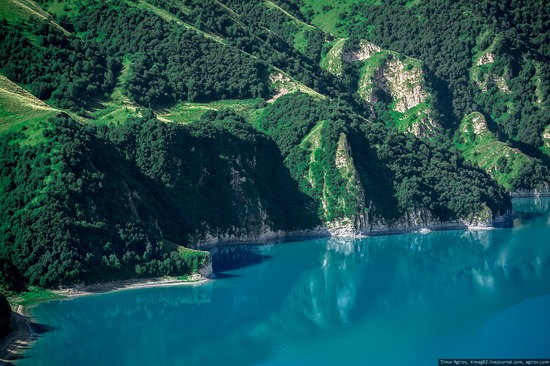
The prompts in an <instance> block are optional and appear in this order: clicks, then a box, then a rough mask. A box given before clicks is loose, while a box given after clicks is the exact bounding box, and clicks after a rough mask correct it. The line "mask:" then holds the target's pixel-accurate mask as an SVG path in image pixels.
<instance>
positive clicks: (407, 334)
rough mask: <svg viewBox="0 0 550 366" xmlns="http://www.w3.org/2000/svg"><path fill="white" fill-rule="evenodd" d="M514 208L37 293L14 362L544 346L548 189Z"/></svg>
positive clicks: (149, 361)
mask: <svg viewBox="0 0 550 366" xmlns="http://www.w3.org/2000/svg"><path fill="white" fill-rule="evenodd" d="M514 207H515V210H516V211H518V212H520V218H519V219H517V220H516V221H515V222H514V227H513V228H510V229H496V230H490V231H445V232H432V233H428V234H419V233H411V234H404V235H390V236H378V237H370V238H366V239H315V240H305V241H297V242H289V243H283V244H276V245H262V246H246V247H243V246H236V247H225V248H222V249H220V254H219V255H218V257H217V260H216V262H215V265H216V267H215V270H217V271H219V272H221V274H220V275H219V279H216V280H214V281H211V282H208V283H207V284H204V285H201V286H195V287H192V286H180V287H164V288H151V289H138V290H127V291H119V292H114V293H107V294H100V295H93V296H88V297H81V298H75V299H71V300H64V301H54V302H48V303H42V304H40V305H38V306H35V307H33V308H31V309H30V312H31V314H32V316H34V317H35V321H37V322H39V323H41V324H43V325H45V326H46V328H47V329H49V330H48V331H46V332H45V333H43V334H42V335H41V336H40V338H39V339H38V341H37V342H36V343H35V344H34V345H33V347H32V349H30V350H29V351H28V352H26V353H25V354H24V358H23V359H21V360H18V361H17V365H33V366H34V365H56V366H57V365H132V366H134V365H339V364H340V365H400V366H401V365H423V366H429V365H437V360H438V358H455V357H456V358H549V357H550V198H541V199H538V200H535V199H531V198H529V199H516V200H514ZM222 264H223V265H222Z"/></svg>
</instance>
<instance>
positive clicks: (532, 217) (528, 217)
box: [516, 211, 546, 220]
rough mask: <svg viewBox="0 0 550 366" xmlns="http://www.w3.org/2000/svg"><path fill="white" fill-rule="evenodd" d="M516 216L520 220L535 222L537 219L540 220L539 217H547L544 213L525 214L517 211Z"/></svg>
mask: <svg viewBox="0 0 550 366" xmlns="http://www.w3.org/2000/svg"><path fill="white" fill-rule="evenodd" d="M516 215H517V216H518V217H519V218H520V219H524V220H535V219H538V218H539V217H542V216H546V214H545V213H543V212H523V211H516Z"/></svg>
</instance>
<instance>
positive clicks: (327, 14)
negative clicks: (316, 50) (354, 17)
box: [303, 0, 380, 37]
mask: <svg viewBox="0 0 550 366" xmlns="http://www.w3.org/2000/svg"><path fill="white" fill-rule="evenodd" d="M362 2H365V1H361V0H339V1H333V0H305V1H304V3H305V5H304V7H303V12H304V13H306V14H307V13H308V12H313V17H312V20H311V22H312V23H313V24H314V25H316V26H317V27H319V28H321V29H322V30H324V31H325V32H328V33H332V34H334V35H336V36H338V37H347V36H348V34H347V32H346V30H345V29H343V27H342V25H344V24H346V23H347V20H346V19H340V18H339V16H340V14H341V13H344V12H346V11H349V9H350V7H351V5H352V4H358V3H362ZM366 2H367V3H369V4H372V5H380V1H379V0H367V1H366ZM323 8H325V9H330V10H328V11H327V10H323Z"/></svg>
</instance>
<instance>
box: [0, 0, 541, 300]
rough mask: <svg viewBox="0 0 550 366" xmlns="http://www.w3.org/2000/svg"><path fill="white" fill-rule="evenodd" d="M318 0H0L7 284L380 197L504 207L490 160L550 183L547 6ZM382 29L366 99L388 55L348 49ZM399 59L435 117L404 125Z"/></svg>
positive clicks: (129, 274) (442, 215)
mask: <svg viewBox="0 0 550 366" xmlns="http://www.w3.org/2000/svg"><path fill="white" fill-rule="evenodd" d="M308 4H309V3H307V4H306V2H304V1H301V0H277V1H260V0H255V1H248V0H247V1H245V0H222V1H214V0H208V1H198V0H184V1H175V0H148V1H131V0H113V1H106V2H104V1H95V0H90V1H73V0H71V1H64V0H40V1H36V2H29V5H30V6H31V8H32V9H34V10H33V11H29V10H28V9H31V8H24V7H19V6H18V5H16V4H14V5H13V7H11V8H10V7H7V8H6V6H4V5H2V6H3V8H0V15H2V19H0V65H1V68H0V74H1V76H0V78H1V79H0V120H1V123H0V290H3V291H8V292H11V291H22V290H24V289H25V288H26V287H27V286H28V285H39V286H43V287H56V286H60V285H73V284H80V283H94V282H99V281H108V280H112V279H115V278H116V279H119V278H136V277H147V276H163V275H186V274H189V273H192V272H197V271H198V270H199V269H200V268H201V267H202V266H203V265H204V264H205V263H207V262H208V260H209V258H208V253H206V252H203V251H200V250H197V249H199V247H200V243H202V242H208V241H215V240H221V241H223V240H239V239H243V238H246V239H251V238H257V237H262V235H264V236H265V235H268V234H274V233H277V232H290V231H300V230H307V229H314V228H317V227H319V226H323V225H328V224H329V223H335V222H336V223H338V222H345V221H346V220H348V221H354V220H356V219H357V217H360V216H364V215H368V217H370V219H374V218H380V219H383V220H385V222H387V223H389V224H391V223H392V222H396V221H397V220H399V219H400V218H402V217H404V215H407V213H409V212H411V210H416V209H425V210H428V211H429V212H430V213H431V215H433V217H434V218H436V219H437V220H440V221H448V220H460V219H465V218H467V217H473V216H475V215H478V214H479V213H480V212H482V211H483V212H484V210H489V211H490V212H491V214H493V215H498V214H503V213H505V212H506V211H507V210H509V209H510V207H511V206H510V198H509V196H508V194H507V192H506V191H505V187H504V185H503V183H502V181H499V180H498V179H496V178H495V177H502V176H503V175H505V176H506V177H507V178H509V179H506V184H508V185H509V186H506V189H508V190H510V189H513V190H519V189H541V188H544V187H545V185H547V184H548V182H549V181H550V179H549V171H548V167H549V164H550V163H549V160H550V155H549V152H550V128H549V127H548V121H549V120H550V119H549V112H548V107H549V104H550V100H549V99H548V98H549V97H548V95H549V93H548V91H549V88H550V84H549V80H550V77H549V71H550V70H549V69H548V67H549V65H550V62H548V61H549V60H548V58H549V56H550V54H549V52H550V48H549V45H548V42H547V41H545V40H547V39H548V34H547V33H548V30H549V29H550V23H549V20H548V14H549V13H550V12H549V11H547V10H549V9H547V8H548V5H544V4H543V3H541V2H538V3H537V2H529V1H516V2H505V3H503V2H500V1H496V0H486V1H483V2H479V3H471V2H469V1H457V2H447V1H422V2H414V3H411V2H405V1H397V2H389V3H384V4H380V5H375V4H374V5H373V2H365V3H363V4H360V3H357V4H356V3H355V2H350V3H349V4H348V3H347V2H346V1H343V2H340V3H338V4H339V5H338V9H341V11H340V10H339V11H340V13H339V15H338V17H337V18H335V19H332V18H323V19H325V22H324V23H322V24H320V25H319V26H317V21H318V19H319V16H320V15H323V14H326V13H328V12H330V11H331V10H332V8H330V9H329V7H319V8H316V7H312V6H311V5H308ZM541 4H542V5H541ZM327 19H328V20H327ZM331 21H332V22H333V24H332V23H330V24H329V23H327V22H331ZM334 30H336V31H337V32H335V33H334V34H331V33H330V32H331V31H334ZM336 33H338V34H336ZM411 34H414V35H415V37H411ZM342 35H346V38H343V37H342ZM366 41H368V42H371V43H372V44H374V45H378V46H380V47H382V50H381V51H380V52H381V54H383V55H385V56H384V57H386V58H385V59H384V61H383V62H380V65H375V66H376V67H381V68H380V69H379V70H382V71H376V70H375V71H372V70H371V72H372V74H373V75H374V76H372V77H373V78H374V79H373V80H374V82H373V83H374V84H376V83H378V84H376V85H375V86H374V87H373V88H375V90H374V94H373V95H374V96H375V98H373V99H372V100H370V101H366V100H365V99H364V97H363V96H361V95H360V93H359V89H360V88H361V87H364V86H365V85H366V84H365V80H366V79H363V78H364V77H365V75H367V74H368V73H367V71H368V70H369V67H371V68H373V67H374V66H373V65H374V61H373V63H372V64H369V59H368V57H366V56H365V58H364V59H361V60H359V57H358V56H353V57H351V56H349V55H355V54H359V53H360V52H363V51H362V49H361V47H363V46H362V45H364V44H365V42H366ZM338 47H340V48H338ZM388 55H389V56H388ZM346 57H347V58H346ZM354 57H355V58H354ZM361 57H363V56H361ZM413 58H414V59H413ZM350 60H351V61H350ZM392 60H393V61H395V64H398V63H399V62H403V65H405V66H404V68H403V71H401V72H403V73H404V72H411V73H417V74H415V75H422V78H420V79H419V80H422V83H423V84H422V85H420V86H419V87H421V88H422V89H421V90H422V93H426V94H427V98H429V101H430V103H427V102H425V103H423V104H422V105H421V107H423V106H426V105H429V107H430V108H433V110H431V111H430V118H433V119H434V121H433V123H434V124H436V125H437V126H441V127H442V128H441V129H440V130H438V131H441V132H440V133H439V134H437V135H431V136H422V135H420V134H417V135H415V134H413V133H401V132H398V130H397V129H396V128H392V127H391V124H390V123H388V121H389V120H390V119H391V118H395V116H396V115H397V114H396V112H395V104H396V98H397V97H395V90H393V91H392V90H389V88H390V87H391V85H389V84H388V85H382V82H381V81H380V80H382V79H381V77H380V75H382V74H383V73H384V72H385V73H386V74H384V75H385V76H384V78H386V79H387V77H388V74H387V70H386V71H384V70H383V67H385V65H386V66H387V65H388V64H389V63H390V61H392ZM404 60H408V61H407V63H405V62H404ZM411 60H413V61H411ZM361 62H363V63H361ZM413 64H414V69H413ZM327 65H329V66H327ZM335 65H336V66H335ZM338 65H340V66H338ZM337 66H338V68H337ZM334 70H338V71H340V73H338V72H335V71H334ZM397 76H398V77H400V76H402V75H397ZM389 77H391V75H390V76H389ZM376 78H378V79H376ZM367 84H368V83H367ZM374 84H373V85H374ZM405 84H406V83H405ZM405 84H404V85H405ZM407 87H410V88H411V90H412V88H413V87H415V86H411V85H409V86H407V85H406V86H405V89H406V88H407ZM384 88H385V90H383V89H384ZM400 92H402V93H408V92H409V93H412V92H410V90H404V91H403V90H401V91H400ZM29 93H30V94H29ZM392 93H393V94H392ZM422 93H420V94H422ZM417 94H418V93H417ZM33 98H34V99H33ZM472 112H479V114H480V115H481V116H483V118H484V120H485V121H486V127H487V128H486V131H485V130H484V131H485V132H484V133H486V135H484V136H481V135H479V130H480V129H482V127H483V126H481V125H466V124H465V122H464V121H470V120H468V119H467V118H466V117H467V116H470V115H471V113H472ZM476 115H477V114H476ZM411 120H413V121H414V119H411ZM476 121H477V120H476ZM461 126H462V127H461ZM464 126H466V127H464ZM413 127H414V126H413ZM413 130H414V129H413ZM476 131H477V133H478V134H477V135H476ZM487 136H489V137H487ZM488 141H489V142H490V141H497V142H498V143H499V144H498V145H497V144H494V146H499V147H498V148H497V147H494V146H492V145H490V144H489V143H487V142H488ZM502 144H504V145H502ZM501 146H506V147H507V149H508V150H506V151H512V152H513V153H514V154H515V155H514V159H515V160H514V159H512V158H511V157H509V156H505V155H503V153H502V152H501V151H495V150H497V149H500V147H501ZM486 148H487V149H489V150H490V151H485V150H483V149H486ZM501 150H502V149H501ZM480 151H481V153H480ZM499 154H500V155H499ZM489 155H490V156H491V159H492V160H491V159H489V160H490V161H486V160H487V159H485V160H483V158H484V157H485V156H489ZM493 156H494V159H493ZM482 160H483V164H482V163H481V161H482ZM493 160H494V161H493ZM518 162H520V163H521V164H522V165H521V166H520V167H518V165H517V164H519V163H518ZM514 164H515V165H514ZM495 169H497V170H498V172H499V174H494V171H495ZM510 187H511V188H510ZM355 230H358V229H357V228H355Z"/></svg>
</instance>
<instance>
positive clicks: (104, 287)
mask: <svg viewBox="0 0 550 366" xmlns="http://www.w3.org/2000/svg"><path fill="white" fill-rule="evenodd" d="M208 281H210V279H209V278H206V277H204V276H202V275H201V274H198V273H195V274H192V275H191V276H189V277H188V278H186V279H178V278H176V277H153V278H144V279H133V280H121V281H113V282H104V283H97V284H93V285H87V286H76V287H68V288H62V289H57V290H50V291H51V292H52V293H54V294H56V295H57V296H59V297H57V298H52V299H38V300H36V301H33V302H31V303H30V304H27V305H26V306H27V307H28V306H29V305H30V306H32V305H34V304H37V303H40V302H46V301H60V300H66V299H71V298H76V297H82V296H90V295H96V294H104V293H109V292H116V291H124V290H134V289H144V288H153V287H169V286H199V285H202V284H204V283H206V282H208ZM12 324H13V330H12V331H11V333H9V334H8V335H7V336H5V337H4V338H3V339H2V342H1V343H0V366H8V365H13V361H14V359H17V356H20V355H22V354H23V353H24V352H25V351H26V349H28V348H29V347H30V345H31V344H32V343H33V342H34V341H35V340H36V339H37V337H38V333H37V332H36V331H35V330H34V329H33V321H32V319H31V317H30V314H28V313H27V312H26V311H25V305H22V304H18V305H17V308H16V309H15V311H12Z"/></svg>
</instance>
